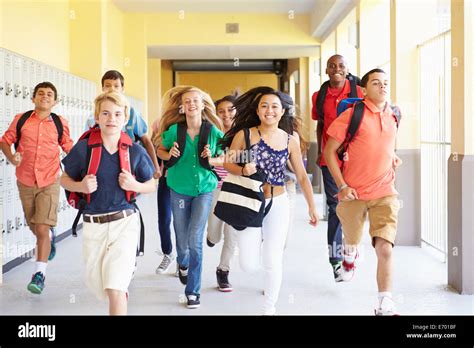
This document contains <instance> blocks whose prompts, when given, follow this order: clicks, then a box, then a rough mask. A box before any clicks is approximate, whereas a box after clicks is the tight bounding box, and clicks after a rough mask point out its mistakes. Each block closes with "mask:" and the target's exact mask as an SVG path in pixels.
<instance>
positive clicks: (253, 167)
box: [242, 162, 257, 176]
mask: <svg viewBox="0 0 474 348" xmlns="http://www.w3.org/2000/svg"><path fill="white" fill-rule="evenodd" d="M256 172H257V164H256V163H255V162H250V163H246V164H245V165H244V166H243V167H242V174H243V175H245V176H250V175H252V174H255V173H256Z"/></svg>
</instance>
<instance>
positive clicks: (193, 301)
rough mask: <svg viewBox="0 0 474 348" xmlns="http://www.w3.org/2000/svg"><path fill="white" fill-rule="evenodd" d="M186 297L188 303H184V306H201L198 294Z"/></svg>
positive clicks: (191, 307)
mask: <svg viewBox="0 0 474 348" xmlns="http://www.w3.org/2000/svg"><path fill="white" fill-rule="evenodd" d="M186 297H187V298H188V303H187V304H186V307H188V308H190V309H195V308H199V306H201V301H199V295H187V296H186Z"/></svg>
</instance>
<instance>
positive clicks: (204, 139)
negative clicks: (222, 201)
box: [198, 120, 221, 181]
mask: <svg viewBox="0 0 474 348" xmlns="http://www.w3.org/2000/svg"><path fill="white" fill-rule="evenodd" d="M211 129H212V123H210V122H208V121H207V120H202V123H201V129H200V130H199V142H198V158H199V164H200V165H201V167H203V168H206V169H207V170H210V171H211V172H212V173H213V174H214V175H215V176H216V177H217V180H218V181H221V178H220V176H219V174H217V172H216V171H215V170H214V167H211V165H210V164H209V158H203V157H201V153H202V152H203V151H204V147H205V146H206V145H207V144H208V142H209V135H210V134H211Z"/></svg>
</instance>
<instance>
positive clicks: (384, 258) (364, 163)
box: [324, 69, 401, 315]
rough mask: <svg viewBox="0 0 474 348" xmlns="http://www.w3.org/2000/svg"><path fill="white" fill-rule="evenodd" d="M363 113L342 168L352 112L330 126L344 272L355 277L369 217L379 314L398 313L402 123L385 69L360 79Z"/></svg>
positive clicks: (328, 157)
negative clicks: (395, 283)
mask: <svg viewBox="0 0 474 348" xmlns="http://www.w3.org/2000/svg"><path fill="white" fill-rule="evenodd" d="M361 86H362V92H363V94H364V96H365V98H364V100H363V103H364V105H365V106H364V114H363V117H362V121H361V123H360V126H359V129H358V132H357V133H356V135H355V137H354V139H353V140H352V141H351V142H350V144H349V146H348V147H347V151H346V153H345V155H344V161H343V163H342V171H341V168H339V163H338V159H337V150H338V148H339V147H340V146H341V145H342V144H343V143H344V140H345V139H346V134H347V130H348V126H349V123H350V120H351V117H352V110H353V109H349V110H346V111H345V112H343V113H342V114H341V115H340V116H339V117H338V118H337V119H336V120H335V121H334V122H333V123H332V124H331V126H330V127H329V129H328V132H327V133H328V135H329V140H328V143H327V144H326V148H325V150H324V156H325V158H326V162H327V164H328V167H329V170H330V171H331V174H332V176H333V178H334V180H335V182H336V185H337V187H338V198H339V204H338V206H337V215H338V217H339V219H340V221H341V224H342V231H343V233H344V242H345V247H344V261H343V270H344V271H343V274H344V278H345V280H350V279H351V278H352V277H353V275H354V269H355V259H356V258H357V255H358V254H357V245H358V244H359V243H360V241H361V239H362V232H363V228H364V222H365V218H366V216H367V214H368V215H369V221H370V230H369V232H370V236H371V237H372V245H373V246H374V248H375V252H376V254H377V260H378V263H377V285H378V291H379V296H378V297H379V305H378V307H377V308H376V309H375V314H376V315H394V314H395V313H396V311H395V304H394V302H393V300H392V294H391V288H392V269H391V267H392V260H391V257H392V248H393V246H394V243H395V236H396V232H397V219H398V217H397V215H398V210H399V208H400V205H399V201H398V198H397V195H398V193H397V191H396V190H395V168H396V167H398V166H399V165H400V164H401V160H400V158H398V156H397V155H396V154H395V138H396V135H397V120H396V118H395V115H394V113H393V111H392V109H391V108H390V106H389V105H388V102H387V88H388V80H387V76H386V74H385V72H384V71H383V70H382V69H373V70H371V71H369V72H368V73H367V74H365V75H364V77H363V78H362V81H361Z"/></svg>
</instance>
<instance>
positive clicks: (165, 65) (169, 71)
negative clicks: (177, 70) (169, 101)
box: [161, 60, 173, 97]
mask: <svg viewBox="0 0 474 348" xmlns="http://www.w3.org/2000/svg"><path fill="white" fill-rule="evenodd" d="M172 87H173V67H172V66H171V61H169V60H162V61H161V96H162V97H163V95H164V94H165V93H166V92H167V91H168V90H169V89H171V88H172Z"/></svg>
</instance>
